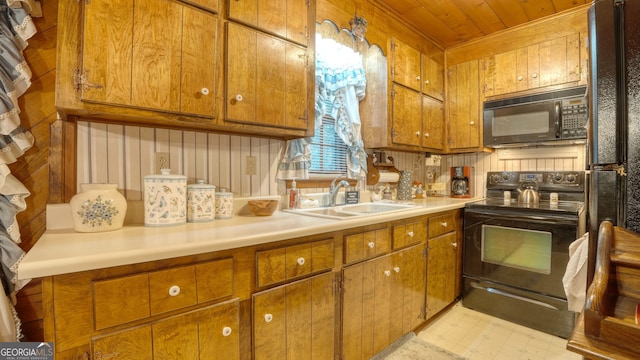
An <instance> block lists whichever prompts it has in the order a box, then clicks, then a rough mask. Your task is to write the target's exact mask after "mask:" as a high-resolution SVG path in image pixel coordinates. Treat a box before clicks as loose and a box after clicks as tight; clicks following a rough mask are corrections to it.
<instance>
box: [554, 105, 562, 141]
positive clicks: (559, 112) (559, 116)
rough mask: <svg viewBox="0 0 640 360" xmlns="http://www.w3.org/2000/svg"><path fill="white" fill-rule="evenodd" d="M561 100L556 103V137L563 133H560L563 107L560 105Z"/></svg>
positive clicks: (558, 137)
mask: <svg viewBox="0 0 640 360" xmlns="http://www.w3.org/2000/svg"><path fill="white" fill-rule="evenodd" d="M560 105H561V104H560V101H556V104H555V116H554V120H555V126H556V139H560V137H561V135H562V134H560V123H561V122H562V108H561V107H560Z"/></svg>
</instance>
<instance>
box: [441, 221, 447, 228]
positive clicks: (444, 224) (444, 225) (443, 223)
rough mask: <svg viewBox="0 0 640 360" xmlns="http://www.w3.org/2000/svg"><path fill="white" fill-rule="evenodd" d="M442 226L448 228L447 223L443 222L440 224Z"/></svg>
mask: <svg viewBox="0 0 640 360" xmlns="http://www.w3.org/2000/svg"><path fill="white" fill-rule="evenodd" d="M440 225H442V227H447V225H448V224H447V222H446V221H443V222H441V223H440Z"/></svg>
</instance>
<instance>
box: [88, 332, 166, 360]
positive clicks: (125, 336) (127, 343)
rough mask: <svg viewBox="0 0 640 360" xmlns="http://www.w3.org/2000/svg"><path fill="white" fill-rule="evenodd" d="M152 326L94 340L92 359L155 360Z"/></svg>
mask: <svg viewBox="0 0 640 360" xmlns="http://www.w3.org/2000/svg"><path fill="white" fill-rule="evenodd" d="M152 343H153V341H152V335H151V326H141V327H138V328H134V329H131V330H127V331H123V332H119V333H116V334H114V335H108V336H104V337H100V338H97V339H94V340H93V357H92V359H109V358H115V357H121V358H126V359H140V360H144V359H149V360H151V359H153V358H154V357H153V346H152Z"/></svg>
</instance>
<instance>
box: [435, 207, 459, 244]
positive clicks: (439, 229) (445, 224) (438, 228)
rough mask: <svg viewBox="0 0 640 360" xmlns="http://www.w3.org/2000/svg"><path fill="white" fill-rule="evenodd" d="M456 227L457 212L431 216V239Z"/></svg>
mask: <svg viewBox="0 0 640 360" xmlns="http://www.w3.org/2000/svg"><path fill="white" fill-rule="evenodd" d="M455 229H456V213H448V214H444V215H440V216H434V217H432V218H429V239H431V238H434V237H436V236H440V235H442V234H446V233H448V232H451V231H454V230H455Z"/></svg>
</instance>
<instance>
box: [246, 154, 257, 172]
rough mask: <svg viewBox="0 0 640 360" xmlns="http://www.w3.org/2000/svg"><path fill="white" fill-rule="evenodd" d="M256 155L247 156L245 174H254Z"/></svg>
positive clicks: (255, 170)
mask: <svg viewBox="0 0 640 360" xmlns="http://www.w3.org/2000/svg"><path fill="white" fill-rule="evenodd" d="M256 161H257V160H256V157H255V156H247V175H256V174H257V172H258V170H257V169H256V167H257V164H256Z"/></svg>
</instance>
